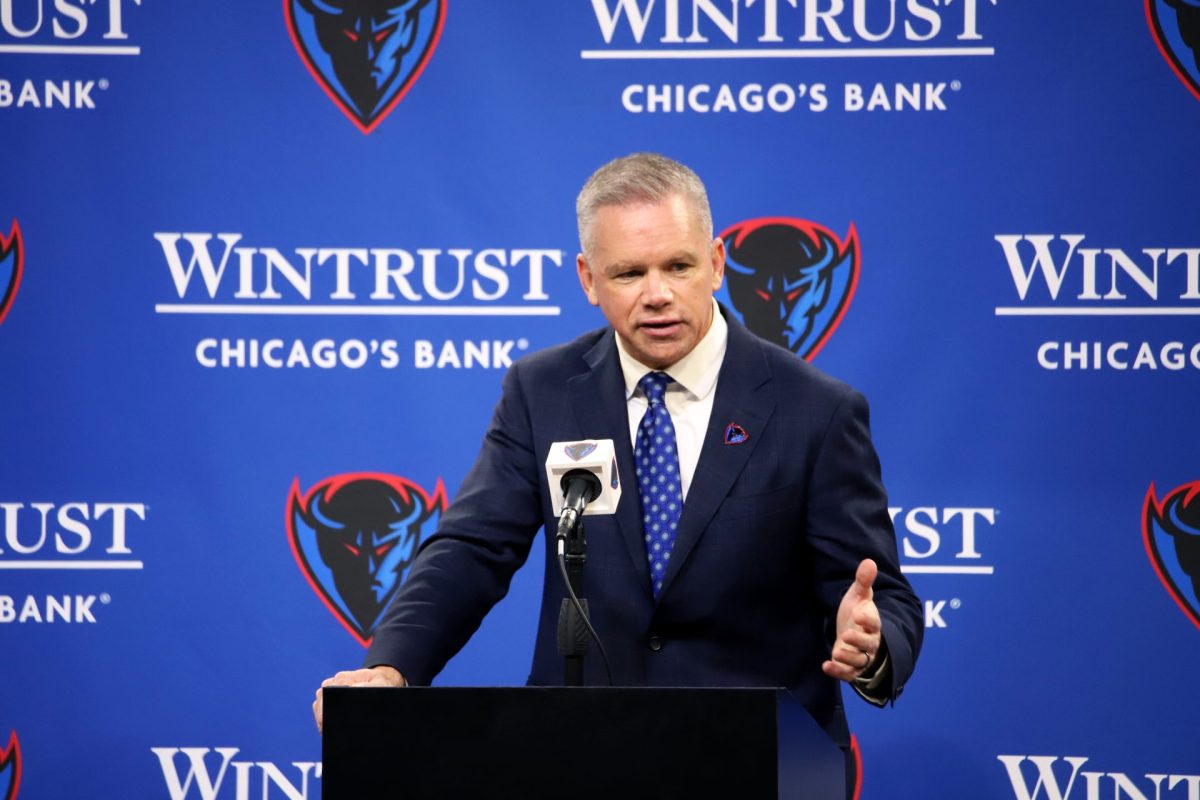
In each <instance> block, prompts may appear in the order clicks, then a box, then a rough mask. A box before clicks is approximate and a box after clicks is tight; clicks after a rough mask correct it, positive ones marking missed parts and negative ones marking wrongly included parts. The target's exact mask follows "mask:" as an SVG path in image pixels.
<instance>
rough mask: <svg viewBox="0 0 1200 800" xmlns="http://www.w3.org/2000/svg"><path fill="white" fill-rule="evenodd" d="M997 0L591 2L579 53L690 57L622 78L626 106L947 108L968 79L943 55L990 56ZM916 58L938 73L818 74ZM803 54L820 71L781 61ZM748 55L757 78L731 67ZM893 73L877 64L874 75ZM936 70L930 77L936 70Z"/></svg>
mask: <svg viewBox="0 0 1200 800" xmlns="http://www.w3.org/2000/svg"><path fill="white" fill-rule="evenodd" d="M996 5H997V0H961V2H954V3H951V2H949V1H948V0H946V1H945V2H942V0H907V2H904V3H897V2H890V3H875V2H870V1H869V0H833V1H832V2H828V1H827V0H728V2H713V0H592V2H591V9H590V11H591V20H590V25H589V26H588V27H590V28H591V34H590V36H588V41H587V42H586V44H585V46H584V48H583V49H582V50H581V51H580V57H581V58H582V59H584V60H589V61H596V62H612V61H674V62H679V61H688V62H692V66H689V67H687V68H684V69H682V70H681V69H679V68H677V67H672V68H671V69H670V75H671V78H670V80H671V81H675V80H677V78H678V76H679V75H681V74H682V75H686V76H687V78H686V79H685V80H686V82H667V80H665V78H666V73H667V70H666V69H665V68H664V69H662V70H659V71H660V72H661V73H662V74H663V77H664V80H654V72H655V67H654V66H651V67H649V68H648V69H647V70H646V72H647V73H649V75H650V82H645V83H633V84H627V85H626V86H624V87H623V88H622V89H620V90H619V101H620V104H621V107H622V108H623V109H624V110H625V111H627V112H629V113H633V114H643V113H699V114H710V113H715V114H720V113H733V114H739V113H740V114H746V113H749V114H757V113H821V112H824V111H827V110H830V109H833V110H839V111H843V112H848V113H860V114H861V113H871V112H907V113H913V112H919V113H929V112H939V111H945V110H946V109H947V107H948V103H949V102H950V97H951V96H952V94H953V93H955V92H958V91H960V90H961V89H962V83H961V81H958V80H955V79H954V78H953V77H952V76H947V75H945V69H944V65H946V64H948V63H953V62H954V61H961V59H962V58H964V57H968V58H979V57H983V58H987V57H990V56H993V55H995V47H994V46H993V44H992V43H991V40H990V38H989V36H988V23H989V21H990V20H989V17H991V16H992V15H993V14H994V13H995V8H994V7H995V6H996ZM913 56H920V57H921V61H922V62H923V63H924V64H932V65H933V67H934V69H935V70H936V71H935V72H932V73H930V74H929V75H926V76H923V77H922V79H921V80H915V81H914V80H910V81H906V82H896V81H894V80H891V81H889V80H886V79H885V80H875V81H866V82H842V81H839V82H837V83H834V82H831V81H826V80H821V79H820V65H821V64H822V62H824V61H832V60H833V59H837V60H839V61H844V60H845V59H848V58H849V59H857V58H869V59H872V60H873V62H874V63H877V62H878V60H880V59H887V58H907V59H910V63H912V62H911V58H912V57H913ZM797 59H804V60H805V61H806V62H807V63H810V64H813V63H815V64H816V65H817V67H816V69H814V70H808V71H807V72H809V73H810V74H814V75H816V76H817V79H816V80H809V81H806V82H804V83H796V82H794V80H793V77H794V74H795V73H794V70H793V71H789V72H784V71H782V70H781V69H780V67H779V65H780V63H781V62H787V61H794V60H797ZM736 60H753V61H754V62H755V64H756V67H757V68H758V70H759V72H760V73H761V76H762V77H761V79H759V80H749V81H747V80H745V79H744V78H743V77H742V76H744V75H745V70H744V69H740V68H739V69H738V70H737V74H736V77H735V75H734V70H733V69H732V68H731V65H730V63H729V62H731V61H736ZM886 75H887V73H885V72H883V71H881V72H880V75H879V77H880V78H885V77H886ZM930 76H932V78H933V79H932V80H930V79H929V77H930Z"/></svg>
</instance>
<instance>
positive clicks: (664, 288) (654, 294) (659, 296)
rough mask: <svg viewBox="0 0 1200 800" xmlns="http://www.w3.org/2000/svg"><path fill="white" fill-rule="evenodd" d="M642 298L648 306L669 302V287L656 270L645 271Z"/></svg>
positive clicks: (657, 305)
mask: <svg viewBox="0 0 1200 800" xmlns="http://www.w3.org/2000/svg"><path fill="white" fill-rule="evenodd" d="M642 299H643V301H644V302H645V303H646V305H648V306H654V307H656V308H657V307H661V306H665V305H667V304H668V303H670V302H671V287H670V286H669V285H668V284H667V281H666V279H665V278H664V277H663V275H662V273H660V272H659V271H658V270H650V271H649V272H647V273H646V283H645V291H643V293H642Z"/></svg>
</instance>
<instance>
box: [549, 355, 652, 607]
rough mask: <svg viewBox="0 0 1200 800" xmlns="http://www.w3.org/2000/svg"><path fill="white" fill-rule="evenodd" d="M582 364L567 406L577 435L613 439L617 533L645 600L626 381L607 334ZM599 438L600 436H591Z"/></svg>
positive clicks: (645, 567)
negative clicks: (617, 492)
mask: <svg viewBox="0 0 1200 800" xmlns="http://www.w3.org/2000/svg"><path fill="white" fill-rule="evenodd" d="M584 360H585V361H586V362H587V364H588V366H589V367H590V368H591V369H590V370H588V371H587V372H584V373H582V374H580V375H576V376H574V377H573V378H570V379H569V380H568V381H567V386H568V391H569V392H570V396H571V405H572V407H573V408H574V409H575V416H576V419H577V421H578V423H579V429H580V430H581V431H583V432H584V435H585V436H586V437H588V438H610V437H611V438H612V440H613V446H614V448H615V450H616V453H617V474H618V476H619V477H620V480H621V482H622V484H623V486H622V490H623V492H622V494H623V496H622V499H621V502H620V503H619V504H618V505H617V513H616V518H617V527H618V528H619V529H620V531H621V538H622V539H624V541H625V546H626V547H627V548H628V549H629V556H630V558H631V559H632V560H633V565H634V569H635V570H637V572H638V575H639V577H640V579H641V583H642V585H644V586H645V587H646V594H647V595H649V594H650V564H649V562H648V561H647V559H646V547H645V545H644V544H643V540H642V536H643V534H642V519H641V503H640V501H639V497H638V486H637V478H636V477H635V475H636V472H635V470H634V466H633V447H632V446H631V445H630V443H629V412H628V410H627V406H628V404H627V403H626V400H625V378H624V376H623V374H622V373H621V362H620V358H619V357H618V355H617V346H616V343H615V342H614V341H613V336H612V334H611V333H610V334H606V335H604V336H602V337H600V341H599V342H597V343H596V344H595V346H593V347H592V349H591V350H589V351H588V352H587V353H586V354H584ZM593 432H598V433H599V434H600V435H599V436H594V435H593Z"/></svg>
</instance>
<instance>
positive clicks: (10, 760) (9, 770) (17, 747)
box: [0, 731, 21, 800]
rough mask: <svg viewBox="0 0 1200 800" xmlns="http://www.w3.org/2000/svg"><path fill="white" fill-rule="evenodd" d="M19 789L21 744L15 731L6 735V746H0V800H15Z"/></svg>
mask: <svg viewBox="0 0 1200 800" xmlns="http://www.w3.org/2000/svg"><path fill="white" fill-rule="evenodd" d="M20 789H21V744H20V742H18V741H17V732H16V731H13V732H12V735H11V736H9V737H8V746H7V747H3V748H0V800H17V793H18V792H19V791H20Z"/></svg>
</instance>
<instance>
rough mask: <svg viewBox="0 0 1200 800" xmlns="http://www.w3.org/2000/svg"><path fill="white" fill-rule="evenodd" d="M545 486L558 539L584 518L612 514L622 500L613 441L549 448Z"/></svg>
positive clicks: (576, 443)
mask: <svg viewBox="0 0 1200 800" xmlns="http://www.w3.org/2000/svg"><path fill="white" fill-rule="evenodd" d="M546 484H547V486H548V488H549V489H550V502H551V505H552V506H553V510H554V515H555V516H556V517H558V518H559V524H558V529H559V535H560V536H561V535H563V534H564V531H567V530H570V527H573V526H574V525H575V522H576V521H577V520H578V519H579V517H581V516H583V515H586V514H615V513H616V511H617V503H618V502H620V500H621V479H620V476H619V475H618V474H617V455H616V448H615V447H614V445H613V440H612V439H586V440H584V441H580V442H555V443H554V444H552V445H550V450H549V452H548V453H547V454H546ZM555 487H557V488H558V491H555ZM564 523H565V524H566V525H567V527H564Z"/></svg>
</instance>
